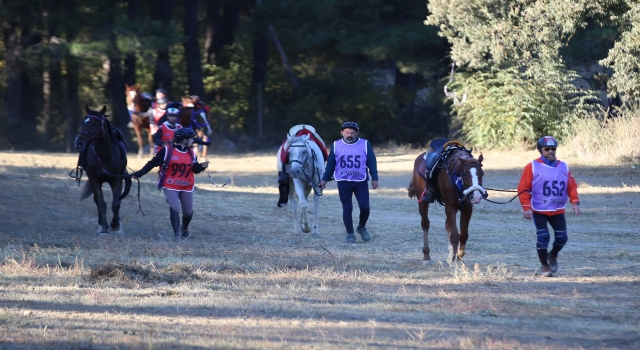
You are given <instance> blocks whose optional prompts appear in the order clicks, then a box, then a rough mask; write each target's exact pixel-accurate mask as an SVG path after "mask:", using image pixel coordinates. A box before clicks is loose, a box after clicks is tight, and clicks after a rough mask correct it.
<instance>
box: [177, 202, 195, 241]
mask: <svg viewBox="0 0 640 350" xmlns="http://www.w3.org/2000/svg"><path fill="white" fill-rule="evenodd" d="M179 193H180V203H181V204H182V227H181V228H180V231H181V233H182V239H185V238H188V237H189V223H190V222H191V218H193V192H179Z"/></svg>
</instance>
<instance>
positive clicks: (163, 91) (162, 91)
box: [156, 88, 167, 95]
mask: <svg viewBox="0 0 640 350" xmlns="http://www.w3.org/2000/svg"><path fill="white" fill-rule="evenodd" d="M158 92H159V93H161V94H165V95H166V94H167V90H165V89H163V88H159V89H158V90H156V94H157V93H158Z"/></svg>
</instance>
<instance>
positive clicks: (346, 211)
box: [338, 181, 356, 243]
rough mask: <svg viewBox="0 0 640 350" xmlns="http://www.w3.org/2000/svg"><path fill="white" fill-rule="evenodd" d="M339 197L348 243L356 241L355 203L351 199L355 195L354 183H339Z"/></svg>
mask: <svg viewBox="0 0 640 350" xmlns="http://www.w3.org/2000/svg"><path fill="white" fill-rule="evenodd" d="M338 195H339V196H340V202H341V203H342V222H343V223H344V227H345V229H346V230H347V240H346V242H347V243H351V242H354V241H355V238H356V237H355V235H354V230H353V219H352V217H351V214H352V213H353V203H352V202H351V197H352V195H353V182H352V181H338Z"/></svg>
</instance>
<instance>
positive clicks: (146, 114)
mask: <svg viewBox="0 0 640 350" xmlns="http://www.w3.org/2000/svg"><path fill="white" fill-rule="evenodd" d="M134 114H136V115H137V116H138V117H141V118H142V117H149V118H150V119H149V120H151V119H153V108H149V110H148V111H146V112H138V113H134Z"/></svg>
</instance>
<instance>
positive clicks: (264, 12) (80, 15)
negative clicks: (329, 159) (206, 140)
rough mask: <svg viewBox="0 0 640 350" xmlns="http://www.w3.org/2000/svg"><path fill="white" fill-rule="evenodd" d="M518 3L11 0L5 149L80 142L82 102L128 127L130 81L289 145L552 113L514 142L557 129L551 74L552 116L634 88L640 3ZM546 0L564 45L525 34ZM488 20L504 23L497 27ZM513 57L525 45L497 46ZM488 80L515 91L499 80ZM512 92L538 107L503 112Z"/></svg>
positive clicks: (401, 138)
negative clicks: (190, 98) (342, 131)
mask: <svg viewBox="0 0 640 350" xmlns="http://www.w3.org/2000/svg"><path fill="white" fill-rule="evenodd" d="M470 1H471V2H479V0H470ZM517 3H518V6H516V7H514V5H513V2H512V1H508V0H492V1H490V3H486V1H485V2H479V3H478V4H477V5H478V6H481V7H486V8H487V10H488V11H489V10H491V11H489V12H487V13H493V14H494V16H495V18H484V17H482V16H478V15H477V11H466V10H465V9H470V8H472V7H473V6H471V7H469V6H466V5H465V3H464V1H461V2H458V1H452V2H447V1H440V0H433V1H431V2H429V3H427V2H426V1H424V0H419V1H418V0H395V1H388V0H358V1H355V0H318V1H313V2H308V1H299V0H154V1H151V0H129V1H120V0H112V1H107V0H31V1H24V0H9V1H6V0H3V1H1V2H0V20H1V23H2V25H3V33H2V37H1V42H0V45H1V46H0V53H1V56H0V72H1V73H2V75H3V79H2V81H1V82H0V93H1V94H2V96H3V98H2V100H1V102H0V121H2V122H3V123H2V124H3V126H4V127H3V128H0V148H3V149H4V148H15V149H43V150H50V151H71V149H72V147H71V144H72V141H73V138H74V137H75V135H76V133H77V130H78V128H79V123H80V121H81V119H82V116H83V113H82V110H83V106H84V104H88V105H89V106H90V107H92V108H96V109H97V108H99V107H100V106H101V105H102V104H106V105H107V106H108V110H109V113H111V115H112V120H113V122H114V124H115V125H116V126H117V127H119V128H120V129H121V130H123V131H124V132H125V134H128V135H127V137H128V138H131V137H132V136H131V135H130V134H129V129H128V127H127V123H128V122H129V115H128V112H127V109H126V102H125V96H124V85H125V83H126V84H129V85H131V84H140V85H141V86H142V90H143V91H148V92H151V93H153V92H154V91H155V90H156V89H157V88H164V89H166V90H167V91H168V92H169V97H170V99H172V100H176V101H179V100H180V97H181V96H185V95H191V94H195V95H199V96H200V97H202V99H203V100H204V101H205V102H206V103H207V104H208V105H209V106H210V107H211V112H210V119H211V122H212V124H213V127H214V130H215V135H214V138H213V143H214V146H216V145H217V146H221V145H222V144H224V145H225V147H226V148H228V149H233V148H234V147H235V148H236V149H241V150H250V149H255V148H259V147H269V146H273V145H277V144H278V143H279V142H281V141H282V140H281V139H282V137H283V135H284V132H285V131H286V130H287V129H288V128H289V127H290V126H291V125H294V124H297V123H308V124H312V125H314V126H316V128H317V129H318V131H320V132H321V133H322V134H323V135H327V139H328V140H330V139H332V138H333V136H329V135H334V136H336V137H337V136H338V133H337V130H339V129H338V125H339V123H341V122H343V121H346V120H353V121H357V122H359V123H360V124H361V125H362V133H363V136H365V137H367V138H369V139H371V140H372V141H375V142H384V141H394V142H397V143H413V144H424V143H425V142H426V141H427V140H428V139H429V138H431V137H433V136H446V135H449V134H450V132H451V131H452V130H453V131H456V130H458V129H459V130H462V132H463V136H467V138H468V139H470V140H472V141H474V142H475V143H477V144H483V145H485V146H490V143H486V144H485V143H483V142H482V140H480V141H479V140H478V139H477V138H478V137H477V135H475V136H474V135H469V134H465V129H464V127H463V126H464V124H465V123H480V124H482V123H484V124H485V126H484V127H485V129H487V130H489V131H486V134H483V135H481V137H485V140H486V139H487V138H488V139H491V138H492V137H496V136H495V135H498V136H499V135H500V133H499V132H497V133H496V132H494V133H493V134H492V132H491V130H496V129H497V130H498V131H499V130H503V129H508V128H504V127H503V125H505V124H508V125H511V124H518V120H519V119H520V120H521V121H522V120H524V121H525V122H526V121H527V120H531V123H534V124H536V125H538V124H539V125H542V126H541V127H538V128H533V127H531V128H529V129H531V130H529V129H527V130H528V131H527V132H528V133H527V132H520V131H517V132H513V135H511V137H512V139H513V140H514V141H513V142H519V141H522V140H523V139H527V138H530V137H532V136H531V135H533V134H535V133H540V132H543V131H546V130H551V131H554V130H555V129H553V127H554V125H556V124H557V123H556V124H554V123H552V122H545V123H540V122H539V120H540V119H541V118H543V117H539V116H538V117H535V116H534V117H531V115H533V114H535V113H536V112H532V111H536V110H539V109H540V107H539V103H538V102H536V101H537V100H536V96H537V95H536V94H539V95H540V96H548V95H549V92H548V91H542V92H540V91H539V90H536V86H539V85H540V84H543V85H544V84H545V82H546V83H549V82H553V84H556V85H558V86H560V88H559V91H560V92H558V93H557V95H558V97H557V98H556V99H555V100H553V101H554V103H556V105H557V107H554V108H555V109H552V108H547V110H545V111H543V112H540V113H542V114H540V115H543V114H544V113H546V114H544V115H554V114H553V113H557V114H558V115H560V114H562V115H564V114H567V113H568V112H567V110H566V109H563V108H564V107H563V106H569V107H567V108H568V109H569V112H571V113H573V112H574V111H575V110H576V109H580V108H583V107H582V106H583V105H584V103H585V101H587V103H589V101H590V100H589V99H588V98H587V97H590V96H592V95H594V93H593V92H594V91H596V90H598V89H601V90H604V91H605V92H607V93H611V92H615V93H620V92H622V96H634V95H633V93H634V91H637V90H633V89H627V90H624V87H625V86H626V85H625V81H622V80H620V79H618V80H616V79H615V78H616V75H615V72H616V71H615V69H618V70H621V69H622V68H617V67H616V66H615V65H616V64H618V65H620V62H623V59H622V58H621V57H623V58H625V59H629V58H628V55H627V56H624V54H627V53H628V50H627V51H625V49H624V46H623V47H622V48H619V51H620V54H619V55H618V56H615V57H612V56H611V54H609V56H607V54H608V51H607V50H609V49H611V48H614V49H613V50H612V51H611V52H613V51H615V48H617V47H618V46H615V47H614V44H615V45H619V44H620V45H622V44H624V42H623V41H622V40H621V38H622V39H624V38H625V33H628V34H629V36H630V37H633V33H635V32H636V31H637V30H638V29H637V28H636V26H635V25H634V24H633V23H634V21H635V20H634V19H635V18H637V17H638V15H637V13H636V12H638V11H637V6H636V5H634V3H633V2H630V1H626V0H598V1H595V2H589V1H586V2H585V1H573V2H569V3H571V6H569V3H567V0H555V1H550V2H545V3H544V4H542V5H540V4H541V3H540V4H539V3H537V2H535V1H532V0H531V1H524V2H522V1H520V2H517ZM629 4H631V5H629ZM535 6H539V7H540V6H548V8H541V9H538V8H536V7H535ZM598 6H599V7H598ZM473 8H475V7H473ZM503 9H504V11H502V10H503ZM508 9H511V10H509V11H507V10H508ZM514 9H515V10H514ZM547 10H548V11H549V12H551V13H557V14H558V15H557V16H556V17H557V18H558V19H561V20H562V21H563V22H562V23H567V25H565V26H564V27H562V28H561V29H562V30H558V31H556V32H557V33H560V34H561V35H560V38H559V39H558V40H557V42H558V45H557V47H556V46H553V47H552V45H551V44H554V43H555V41H554V40H555V39H554V38H553V37H542V36H541V37H540V38H537V37H535V35H538V34H531V33H528V32H527V28H528V27H527V25H528V22H527V21H530V22H531V23H530V24H531V28H534V29H535V28H537V27H536V25H538V24H540V23H542V22H540V21H538V19H537V18H536V16H535V15H533V16H532V14H535V13H538V12H540V13H541V15H540V16H541V17H540V18H549V17H548V16H547V17H544V13H546V12H545V11H547ZM536 11H537V12H536ZM634 11H635V12H634ZM518 16H520V17H518ZM485 17H486V16H485ZM531 18H533V20H531ZM425 19H428V21H427V22H428V24H430V25H425V23H424V22H425ZM482 21H485V22H486V23H483V22H482ZM503 22H504V23H503ZM490 23H498V24H500V27H499V28H498V27H496V28H494V29H491V28H487V27H490ZM542 24H544V23H542ZM552 24H553V23H552ZM510 26H513V27H510ZM513 28H517V30H514V29H513ZM567 28H568V29H567ZM489 29H491V30H489ZM501 30H502V32H501ZM492 33H493V34H492ZM534 33H543V34H544V33H546V32H535V31H534ZM594 33H595V34H594ZM530 34H531V35H530ZM519 36H521V37H519ZM571 38H579V39H580V40H579V41H578V40H577V39H574V40H573V41H570V39H571ZM525 39H527V40H529V39H531V40H533V43H530V42H528V41H526V40H525ZM510 43H513V45H514V47H515V48H516V49H514V50H513V51H509V50H510V49H511V48H510V47H509V45H511V44H510ZM537 43H545V45H538V44H537ZM548 43H551V44H548ZM621 43H622V44H621ZM561 47H565V48H567V49H565V50H564V51H562V52H561V50H560V48H561ZM590 47H604V49H602V50H595V51H594V50H591V51H590V52H591V53H590V55H591V56H589V59H588V62H584V60H582V61H580V60H578V59H577V58H584V56H585V55H584V52H585V50H588V49H589V48H590ZM518 50H521V51H522V52H521V51H518ZM554 52H557V54H555V53H554ZM503 56H504V57H507V58H512V59H511V60H509V59H498V58H500V57H503ZM631 56H632V57H634V54H632V55H631ZM636 56H637V55H636ZM452 58H453V59H456V60H457V65H458V66H457V69H458V70H460V72H459V73H461V74H460V80H459V81H457V82H455V83H454V84H452V85H451V88H452V89H457V90H458V96H459V95H461V91H462V90H463V89H466V90H468V89H471V91H472V93H471V94H470V97H469V102H467V104H466V105H464V108H460V107H456V106H454V108H453V112H454V114H453V116H454V117H455V119H454V120H453V123H452V120H451V118H450V112H451V108H450V104H451V102H453V99H451V101H446V100H445V96H444V93H443V85H444V84H445V83H448V82H447V80H446V78H448V76H449V67H450V64H451V62H452ZM605 58H609V59H611V61H610V62H608V63H606V62H605V63H602V64H603V65H607V64H608V67H609V68H608V69H609V70H608V71H606V70H604V71H602V72H598V74H600V76H599V77H595V76H587V77H585V75H584V74H582V78H583V79H584V80H586V81H587V82H589V83H591V85H592V86H590V87H589V88H588V89H587V90H589V91H591V92H589V91H587V92H584V91H582V92H580V94H577V95H576V94H575V93H573V92H571V93H572V94H573V95H571V96H569V97H567V96H568V95H567V94H568V93H567V92H566V91H567V90H568V89H567V88H566V86H569V85H566V84H571V82H573V83H575V81H576V79H574V78H573V77H574V76H576V73H575V72H574V71H573V70H571V69H570V68H572V67H569V66H568V65H567V64H572V62H574V63H575V64H576V65H578V64H580V65H587V64H593V63H597V62H598V60H604V59H605ZM636 58H637V57H636ZM602 62H604V61H602ZM621 67H622V66H621ZM573 68H574V69H576V68H575V67H573ZM530 71H535V72H541V71H542V72H543V73H544V74H537V73H536V74H535V75H536V76H535V77H534V78H532V77H531V76H527V75H526V74H525V73H527V72H530ZM585 74H586V75H589V74H591V73H589V72H587V73H585ZM592 75H593V74H592ZM456 76H458V73H456ZM540 76H544V77H545V78H544V79H542V80H540V79H541V78H540ZM620 76H622V75H621V74H618V77H620ZM547 77H553V79H551V78H547ZM610 77H614V79H613V80H609V78H610ZM545 79H546V80H545ZM577 80H579V79H577ZM531 81H532V82H533V83H529V84H530V85H531V86H530V87H529V86H524V87H522V84H521V82H531ZM611 81H615V82H616V84H617V85H613V84H612V83H611ZM595 83H597V84H599V85H598V86H595V87H594V86H593V85H594V84H595ZM456 84H457V85H456ZM563 84H564V85H563ZM487 86H503V87H504V88H503V89H501V91H507V93H501V94H496V93H493V92H491V91H490V90H488V92H487V90H486V89H485V88H486V87H487ZM483 89H485V90H483ZM518 89H520V90H518ZM511 90H513V91H516V92H514V93H510V92H508V91H511ZM518 91H524V92H522V94H524V95H526V96H527V97H530V96H533V97H531V98H529V99H528V100H527V101H529V102H528V104H522V103H519V101H518V100H517V99H518V97H517V96H516V95H517V94H518V93H519V92H518ZM532 91H533V92H532ZM474 93H475V95H473V94H474ZM527 94H529V95H527ZM574 95H575V96H579V97H580V98H581V99H580V103H581V104H579V103H578V102H574V101H578V100H577V99H576V98H575V96H574ZM480 97H482V98H484V100H483V99H482V98H480ZM543 100H544V101H546V99H544V98H540V101H543ZM595 100H596V99H592V100H591V102H594V101H595ZM531 101H533V102H531ZM506 103H514V104H515V105H524V106H525V107H526V108H529V109H526V108H520V109H517V108H516V109H513V111H512V110H507V111H506V112H505V110H504V108H502V106H504V105H505V104H506ZM540 103H546V102H540ZM492 104H495V105H496V107H491V105H492ZM529 105H530V106H531V107H527V106H529ZM556 105H553V106H556ZM574 105H575V106H578V107H574ZM561 107H562V108H561ZM483 108H484V109H483ZM580 110H582V109H580ZM584 110H588V109H584ZM474 113H475V114H474ZM574 114H575V113H574ZM475 115H479V117H476V116H475ZM485 117H487V118H493V119H489V122H483V119H482V118H485ZM512 117H513V118H512ZM525 117H526V118H529V119H526V120H525V119H522V118H525ZM478 118H480V119H478ZM510 118H511V119H510ZM536 118H537V119H536ZM553 118H555V117H553ZM494 120H498V121H500V122H495V121H494ZM501 123H502V124H501ZM452 125H453V126H452ZM547 125H551V126H549V127H547ZM474 130H476V129H474ZM541 130H542V131H541ZM492 135H493V136H492ZM474 137H475V138H474ZM223 139H227V140H228V141H226V142H224V143H223V142H222V140H223ZM509 140H510V141H509V142H511V139H509ZM229 141H231V142H229ZM130 144H131V145H133V143H130ZM134 151H135V150H134Z"/></svg>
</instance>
